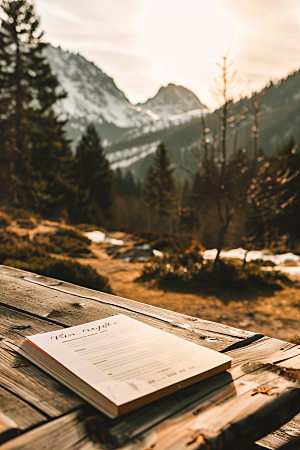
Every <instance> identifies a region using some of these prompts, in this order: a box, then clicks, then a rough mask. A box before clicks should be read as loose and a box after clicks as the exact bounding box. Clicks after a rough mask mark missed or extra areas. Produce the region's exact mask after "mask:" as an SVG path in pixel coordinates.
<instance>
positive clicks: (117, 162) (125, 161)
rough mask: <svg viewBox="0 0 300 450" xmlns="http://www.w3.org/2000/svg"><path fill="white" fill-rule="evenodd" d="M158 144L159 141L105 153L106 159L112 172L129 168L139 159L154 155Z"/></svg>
mask: <svg viewBox="0 0 300 450" xmlns="http://www.w3.org/2000/svg"><path fill="white" fill-rule="evenodd" d="M159 143H160V141H155V142H152V143H151V144H144V145H139V146H137V147H131V148H125V149H124V150H118V151H116V152H112V153H107V154H106V159H107V160H108V161H109V163H110V167H111V169H112V170H116V169H118V168H125V167H129V166H131V165H132V164H134V163H135V162H137V161H139V160H140V159H144V158H146V156H147V155H150V154H151V153H154V152H155V151H156V149H157V146H158V145H159Z"/></svg>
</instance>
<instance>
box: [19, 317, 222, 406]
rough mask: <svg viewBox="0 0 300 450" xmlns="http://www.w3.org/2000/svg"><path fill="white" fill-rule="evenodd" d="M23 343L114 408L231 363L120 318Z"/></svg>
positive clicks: (220, 355) (130, 320)
mask: <svg viewBox="0 0 300 450" xmlns="http://www.w3.org/2000/svg"><path fill="white" fill-rule="evenodd" d="M27 339H28V340H29V341H31V342H32V343H34V344H35V345H37V346H38V347H40V348H41V349H43V350H44V351H45V352H46V353H48V354H49V355H50V356H52V357H53V358H54V359H56V360H57V361H59V362H60V363H61V364H63V365H64V366H65V367H67V368H68V369H69V370H71V371H73V372H74V373H75V374H76V375H77V376H79V377H80V378H82V379H83V380H84V381H86V382H87V383H88V384H90V385H91V386H93V387H94V388H95V389H97V390H98V391H99V392H101V393H102V394H103V395H105V396H106V397H107V398H109V399H110V400H111V401H113V402H114V403H115V404H117V405H121V404H123V403H127V402H129V401H132V400H135V399H136V398H139V397H142V396H144V395H146V394H149V393H151V392H154V391H156V390H159V389H162V388H164V387H166V386H168V385H170V384H175V383H178V389H180V388H181V385H180V382H181V381H182V380H184V379H187V378H191V377H193V376H195V375H197V374H199V373H202V372H206V371H207V370H210V369H212V368H214V367H216V366H218V365H220V364H223V363H225V362H227V361H229V360H230V358H229V357H227V356H226V355H223V354H221V353H218V352H215V351H213V350H210V349H207V348H204V347H201V346H198V345H196V344H193V343H191V342H188V341H186V340H184V339H182V338H178V337H176V336H173V335H170V334H169V333H166V332H163V331H160V330H157V329H156V328H153V327H151V326H148V325H145V324H143V323H141V322H139V321H137V320H134V319H131V318H129V317H127V316H124V315H122V314H120V315H117V316H113V317H109V318H107V319H101V320H97V321H95V322H90V323H88V324H84V325H78V326H76V327H71V328H67V329H63V330H59V331H52V332H50V333H44V334H40V335H35V336H30V337H28V338H27Z"/></svg>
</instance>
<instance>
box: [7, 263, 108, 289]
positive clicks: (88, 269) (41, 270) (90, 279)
mask: <svg viewBox="0 0 300 450" xmlns="http://www.w3.org/2000/svg"><path fill="white" fill-rule="evenodd" d="M4 264H5V265H7V266H12V267H16V268H18V269H23V270H28V271H29V272H35V273H38V274H40V275H44V276H46V277H51V278H57V279H59V280H62V281H67V282H69V283H74V284H78V285H79V286H83V287H86V288H90V289H96V290H98V291H102V292H107V293H109V294H111V293H112V290H111V287H110V285H109V281H108V278H107V277H105V276H103V275H100V274H98V272H97V271H96V270H95V269H94V268H93V267H92V266H90V265H84V264H80V263H78V262H76V261H70V260H65V259H58V258H53V257H51V256H43V257H34V258H33V259H32V260H31V261H18V260H11V259H7V260H6V261H4Z"/></svg>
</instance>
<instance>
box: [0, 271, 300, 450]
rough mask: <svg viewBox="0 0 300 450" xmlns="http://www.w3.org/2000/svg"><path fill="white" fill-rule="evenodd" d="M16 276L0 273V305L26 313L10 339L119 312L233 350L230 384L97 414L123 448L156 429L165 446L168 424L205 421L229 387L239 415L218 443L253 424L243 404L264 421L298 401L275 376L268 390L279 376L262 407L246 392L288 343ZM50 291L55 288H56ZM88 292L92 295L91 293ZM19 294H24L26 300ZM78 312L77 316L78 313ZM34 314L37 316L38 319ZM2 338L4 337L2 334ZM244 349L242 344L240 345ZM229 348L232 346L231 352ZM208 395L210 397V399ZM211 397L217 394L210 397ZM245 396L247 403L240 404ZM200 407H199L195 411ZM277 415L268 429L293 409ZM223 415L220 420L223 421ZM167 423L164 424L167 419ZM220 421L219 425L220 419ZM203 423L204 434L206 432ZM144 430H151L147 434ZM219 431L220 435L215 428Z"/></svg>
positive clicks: (221, 382)
mask: <svg viewBox="0 0 300 450" xmlns="http://www.w3.org/2000/svg"><path fill="white" fill-rule="evenodd" d="M20 272H22V276H25V275H26V274H25V275H24V272H23V271H14V276H12V275H11V272H10V273H9V274H8V273H6V274H5V273H4V274H3V273H2V272H1V274H0V279H1V289H2V291H3V295H4V299H3V300H2V302H3V301H4V302H8V304H9V308H10V309H11V311H13V313H12V315H13V316H15V314H16V313H17V311H16V309H18V308H19V309H20V310H21V308H22V305H24V309H26V310H27V312H28V314H23V315H22V317H21V316H20V317H19V318H18V319H17V321H16V322H15V323H14V329H13V330H11V331H10V333H11V334H10V338H11V339H12V341H14V342H20V340H21V339H22V338H23V336H25V335H26V334H33V330H34V329H35V328H34V327H36V328H38V326H37V324H36V321H41V323H43V327H44V324H45V323H47V327H48V326H49V327H51V329H53V323H54V322H55V323H56V325H55V326H57V324H58V323H60V324H61V325H75V324H76V323H82V322H85V321H89V320H95V319H96V318H99V317H105V315H103V314H106V316H108V315H111V314H116V313H119V312H125V313H126V314H128V315H131V317H135V318H138V319H139V320H142V321H145V322H146V323H151V325H153V326H157V327H159V328H162V329H166V330H167V331H169V332H171V333H174V334H178V335H180V336H182V337H184V338H186V339H189V340H192V341H193V342H196V343H198V344H201V345H205V346H208V347H210V348H217V349H220V350H225V349H228V348H232V350H231V351H230V354H231V355H232V356H233V357H234V368H233V369H232V371H231V374H232V380H230V381H228V380H224V378H222V379H221V378H220V377H219V380H218V381H216V380H215V381H214V383H219V384H216V385H211V386H210V387H209V386H204V385H203V386H202V388H201V387H199V386H198V387H197V390H196V391H195V390H194V391H193V392H189V393H187V396H186V398H178V396H177V397H176V396H173V397H172V396H171V397H172V398H170V399H163V400H162V401H161V402H160V403H159V402H158V403H156V402H155V404H152V405H150V407H149V409H148V410H146V409H142V410H139V411H136V412H134V413H132V415H127V416H126V417H124V418H120V419H118V420H117V421H113V422H107V421H106V418H104V416H102V415H101V414H98V413H97V414H96V417H97V420H100V421H101V423H103V421H105V424H106V425H105V428H106V429H107V433H108V436H116V439H117V443H118V446H125V447H126V445H127V444H125V442H126V441H131V442H132V445H133V446H135V447H133V448H139V447H137V446H136V445H137V442H140V443H141V442H142V443H143V445H144V444H145V443H147V442H148V440H149V436H152V434H153V433H157V432H158V431H159V445H162V447H161V448H164V447H163V445H165V444H164V436H168V439H169V438H171V437H172V434H174V428H172V426H171V425H170V426H169V425H168V426H167V424H169V422H171V423H173V425H174V424H175V423H183V422H184V423H185V418H186V417H188V421H187V423H188V424H190V423H191V422H190V416H191V415H192V418H194V417H195V416H197V417H198V418H199V417H200V416H201V415H202V414H204V413H205V414H206V416H205V418H206V420H207V419H208V418H209V414H208V411H209V409H211V410H212V409H213V408H211V405H212V404H213V403H214V402H216V406H220V404H219V403H217V402H218V400H219V401H221V400H220V398H222V396H223V397H224V395H225V394H226V392H227V393H228V392H229V391H230V390H232V387H234V389H235V390H236V392H237V393H238V395H233V396H232V395H231V396H229V398H228V399H227V397H226V395H225V397H226V399H225V400H226V401H225V403H224V404H225V405H226V404H227V401H229V402H232V411H235V410H236V411H240V413H239V414H240V415H239V416H237V417H235V418H233V422H232V424H231V429H230V428H229V429H226V430H225V431H224V430H223V429H222V433H221V434H223V435H224V436H225V435H226V439H227V440H225V441H224V442H223V444H226V443H228V442H231V441H230V439H229V437H228V436H230V434H232V428H234V427H233V425H237V427H239V424H240V423H241V422H243V421H244V420H246V423H244V424H243V429H244V428H245V429H246V428H247V427H248V425H249V426H250V429H251V426H252V425H251V421H250V419H249V420H248V423H247V417H248V415H247V412H248V410H247V411H245V412H243V411H244V409H243V406H245V405H246V404H247V406H248V407H250V406H251V407H252V409H253V411H254V412H253V415H254V418H255V414H256V413H257V411H259V410H260V408H262V410H264V408H265V407H266V408H265V416H264V418H265V419H266V418H268V417H269V416H270V415H271V410H272V408H278V409H280V408H281V407H282V406H285V404H286V402H287V401H289V400H290V398H289V397H288V396H287V394H289V395H291V396H292V401H291V405H293V399H294V396H295V398H297V401H298V397H297V396H298V393H297V391H296V390H295V389H290V388H295V385H294V384H293V383H292V382H290V381H289V382H288V381H287V380H284V379H282V378H280V377H278V376H277V375H276V374H274V373H273V374H271V375H272V376H273V377H274V378H271V379H269V378H267V381H266V386H269V385H270V383H271V381H272V382H273V383H274V382H275V380H277V378H278V383H279V384H280V388H282V390H281V391H280V393H278V392H277V394H279V395H277V394H276V396H266V395H265V396H264V395H263V394H257V395H259V396H262V397H263V399H264V402H265V403H264V402H263V403H262V404H261V403H260V402H259V401H257V398H255V397H257V395H255V396H252V395H251V393H250V392H252V391H253V389H255V387H253V383H254V385H255V386H256V388H258V387H259V383H260V382H261V379H262V377H261V375H259V376H258V374H259V373H261V372H263V373H266V374H267V375H266V376H268V377H269V376H270V372H267V371H265V370H263V371H262V370H261V369H259V367H261V363H262V362H264V357H267V356H268V355H269V356H270V355H271V354H272V353H274V352H276V351H280V348H283V347H284V348H285V349H290V348H291V344H287V343H282V342H281V341H277V340H275V339H270V338H261V339H258V340H254V341H251V339H253V337H255V336H253V333H249V334H244V333H239V330H236V329H231V328H230V327H224V326H222V325H218V324H213V323H210V322H206V321H204V320H200V319H197V320H196V321H195V319H194V318H190V317H189V316H184V315H181V314H178V313H171V312H168V311H166V310H160V309H159V308H153V307H150V306H148V305H142V307H141V306H140V305H141V304H137V303H136V302H132V301H130V300H126V299H119V298H117V300H116V298H115V297H114V296H108V295H107V294H101V293H97V292H96V294H95V291H90V290H87V289H85V288H80V290H81V293H79V292H77V287H76V286H75V287H74V286H73V285H68V289H71V288H72V289H71V291H72V292H71V293H65V292H61V291H59V290H54V289H53V286H52V287H51V288H49V287H45V286H42V285H36V284H34V283H32V281H31V280H24V279H22V278H21V274H20ZM28 276H29V275H28V273H27V275H26V277H28ZM30 276H31V277H32V276H33V275H32V274H30ZM12 280H13V283H12ZM2 282H3V283H2ZM48 282H49V283H51V280H50V281H49V279H48ZM52 283H56V284H57V281H56V280H52ZM61 286H62V285H59V288H61ZM70 286H71V287H70ZM54 287H55V288H57V286H54ZM63 287H64V290H65V288H66V286H65V285H64V286H63ZM73 291H74V292H73ZM91 292H92V294H93V295H91ZM24 293H26V295H25V296H24ZM94 294H95V295H96V296H97V298H93V296H94ZM84 296H85V297H84ZM83 297H84V298H83ZM98 297H99V298H98ZM2 298H3V297H2ZM128 302H129V303H128ZM117 303H118V304H117ZM140 308H142V311H140V310H139V309H140ZM79 312H80V314H78V313H79ZM168 313H169V314H170V318H169V317H168ZM20 314H21V312H20ZM151 314H153V315H151ZM36 316H39V317H40V318H38V317H36ZM15 317H17V316H15ZM25 318H26V319H27V320H29V319H30V321H31V322H32V323H28V322H26V320H25ZM21 319H22V320H21ZM24 320H25V322H24ZM26 324H27V325H30V326H31V327H33V328H32V329H30V333H28V329H26V328H24V327H25V326H27V325H26ZM40 326H41V325H40ZM6 336H8V335H7V334H6ZM245 344H246V345H245ZM243 345H245V346H244V347H242V346H243ZM234 346H237V347H235V348H234ZM36 370H38V369H36ZM252 375H253V376H254V380H255V381H253V379H252V381H250V378H251V376H252ZM249 377H250V378H249ZM276 377H277V378H276ZM46 378H49V377H46ZM215 378H217V377H215ZM211 381H212V379H211V380H210V382H211ZM285 381H286V382H288V383H290V385H289V388H288V387H286V386H285V388H284V386H283V384H282V383H284V382H285ZM249 383H250V385H251V383H252V385H251V386H252V391H251V389H250V388H249V386H250V385H249ZM271 384H272V383H271ZM241 386H242V387H241ZM244 386H246V387H247V386H248V388H249V389H250V391H249V390H248V391H247V392H248V394H247V395H246V394H244V393H243V392H244V391H243V390H242V388H243V387H244ZM266 386H265V387H266ZM237 387H238V390H237ZM217 388H218V389H219V391H218V390H217V391H216V392H219V394H218V395H219V397H218V395H217V394H213V393H212V391H211V390H209V389H213V390H214V389H217ZM201 389H203V390H201ZM209 395H211V396H213V397H212V398H209ZM214 395H217V396H216V397H215V398H214ZM243 396H244V397H243ZM245 396H246V397H245ZM245 398H247V402H244V400H245ZM253 399H254V400H253ZM265 399H266V400H265ZM223 400H224V398H223ZM275 400H276V401H275ZM207 402H208V403H207ZM280 402H281V403H280ZM164 404H165V407H164ZM221 404H222V401H221ZM199 405H200V406H199ZM201 405H202V406H201ZM267 406H268V407H267ZM199 408H200V409H201V411H200V412H199ZM293 408H294V406H293ZM295 408H296V407H295ZM297 408H298V405H297ZM282 411H284V413H285V414H287V415H288V417H287V416H286V415H284V417H283V416H282V415H280V417H279V418H277V419H276V421H275V422H274V421H273V426H275V427H277V426H279V425H278V424H281V423H283V422H282V420H288V419H289V418H291V417H292V416H291V414H292V413H293V411H294V410H293V409H292V410H290V411H289V412H288V413H287V412H286V408H282ZM215 412H216V411H214V412H213V413H211V414H212V418H214V417H215ZM186 414H188V416H186ZM207 414H208V415H207ZM222 414H223V415H224V417H225V418H226V414H225V412H223V413H222ZM222 414H221V416H220V417H222ZM243 414H244V416H243ZM99 417H100V419H99ZM202 418H203V417H202ZM166 419H168V420H167V421H166ZM224 420H225V419H224ZM251 420H254V419H253V417H252V418H251ZM174 421H175V422H174ZM182 421H183V422H182ZM208 422H209V421H208ZM220 422H222V421H221V420H220ZM254 422H255V421H254ZM254 422H253V423H254ZM261 422H262V421H261V420H260V421H259V423H258V425H259V426H258V431H257V432H258V433H259V437H260V436H262V433H265V432H268V431H269V429H268V427H267V426H265V425H266V424H265V423H261ZM263 422H265V421H263ZM202 423H203V422H202ZM224 423H225V422H224ZM204 425H205V422H204ZM204 425H203V430H204V433H207V430H206V429H205V426H204ZM223 425H224V424H223ZM246 425H247V426H246ZM165 426H167V429H168V431H164V432H163V433H162V434H161V428H164V427H165ZM174 426H175V425H174ZM262 426H264V427H265V428H264V431H263V430H262ZM248 428H249V427H248ZM149 429H150V430H151V431H147V430H149ZM157 430H158V431H157ZM251 430H252V429H251ZM194 431H195V430H194ZM218 432H220V430H219V431H218ZM149 433H150V435H149ZM208 435H209V436H210V438H209V439H210V441H212V440H213V439H214V434H213V432H211V434H209V433H208ZM160 436H161V437H160ZM248 436H250V437H253V438H255V439H257V438H258V437H257V436H255V434H253V433H252V431H251V433H250V432H249V434H248ZM188 438H191V436H190V435H189V436H188ZM197 439H198V438H197ZM196 441H197V440H196ZM196 441H195V442H196ZM151 442H152V441H151ZM186 443H187V442H186V440H185V439H183V441H182V444H184V446H183V447H182V448H185V445H186ZM188 444H189V447H190V446H192V447H191V448H194V447H195V446H194V442H190V441H189V442H188ZM223 444H222V445H223ZM193 446H194V447H193ZM125 447H124V448H125ZM126 448H127V447H126ZM157 448H159V447H157Z"/></svg>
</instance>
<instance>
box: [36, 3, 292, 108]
mask: <svg viewBox="0 0 300 450" xmlns="http://www.w3.org/2000/svg"><path fill="white" fill-rule="evenodd" d="M35 5H36V11H37V13H38V14H39V15H40V18H41V27H42V29H43V30H44V32H45V34H44V37H45V39H46V40H47V41H49V42H51V43H52V44H53V45H60V46H61V47H62V48H63V49H64V50H69V51H72V52H79V53H80V54H82V55H83V56H84V57H85V58H87V59H88V60H90V61H93V62H94V63H95V64H96V65H97V66H98V67H100V68H101V69H102V70H103V71H104V72H105V73H107V74H108V75H109V76H111V77H113V78H114V80H115V82H116V84H117V86H118V87H119V88H120V89H122V90H123V92H124V93H125V95H126V96H127V97H128V98H129V100H130V101H131V102H133V103H135V102H138V101H145V100H146V99H147V98H149V97H151V96H153V95H155V94H156V92H157V90H158V88H159V87H160V86H161V85H166V84H167V83H169V82H173V83H175V84H181V85H183V86H186V87H188V88H190V89H192V90H193V91H194V92H195V93H196V94H197V95H198V96H199V97H200V99H201V100H202V101H204V102H206V103H207V104H209V105H210V106H214V103H213V102H212V99H211V97H210V95H209V93H208V86H209V85H213V83H214V81H213V80H214V77H215V76H216V75H218V69H217V67H216V64H215V63H216V62H218V61H220V60H221V56H222V55H223V54H225V53H226V51H227V49H228V47H229V45H230V42H231V41H232V45H231V50H230V56H231V59H232V60H233V61H234V63H235V67H236V69H237V70H238V77H239V80H240V82H241V86H244V83H246V82H247V81H248V80H251V84H250V86H251V89H252V90H255V89H257V88H260V87H262V86H263V85H264V84H266V83H267V82H268V81H269V80H270V79H272V80H277V79H279V78H281V77H284V76H286V75H287V74H288V73H290V72H291V71H293V70H296V69H299V68H300V1H299V0H51V2H50V1H49V0H35Z"/></svg>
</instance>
